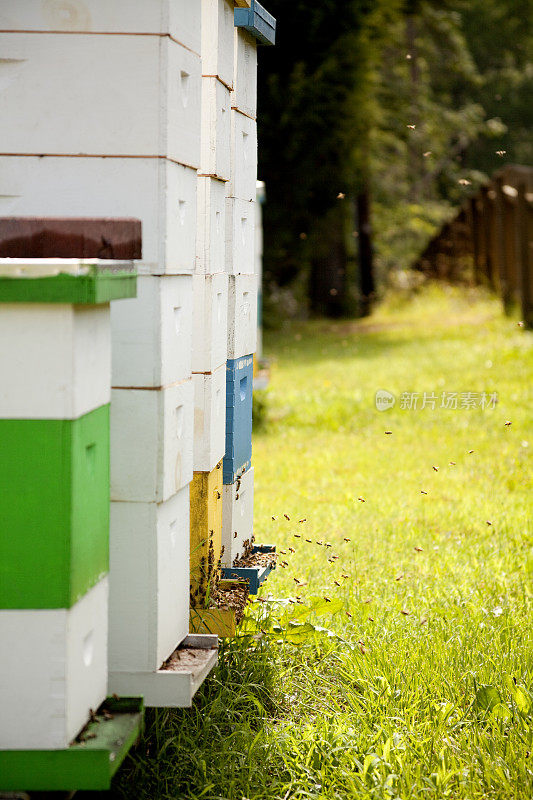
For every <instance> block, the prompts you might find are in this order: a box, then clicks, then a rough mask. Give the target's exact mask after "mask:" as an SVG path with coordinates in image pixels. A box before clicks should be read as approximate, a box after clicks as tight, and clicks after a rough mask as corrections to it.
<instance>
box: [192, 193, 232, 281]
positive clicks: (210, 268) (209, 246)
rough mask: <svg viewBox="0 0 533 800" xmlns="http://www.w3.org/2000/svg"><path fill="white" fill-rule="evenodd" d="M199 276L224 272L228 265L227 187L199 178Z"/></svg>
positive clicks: (197, 258) (197, 269) (197, 245)
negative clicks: (226, 249)
mask: <svg viewBox="0 0 533 800" xmlns="http://www.w3.org/2000/svg"><path fill="white" fill-rule="evenodd" d="M197 226H198V227H197V231H196V272H198V273H201V274H210V275H214V274H216V273H217V272H224V270H225V263H226V251H225V247H226V183H225V182H224V181H220V180H217V179H216V178H198V210H197Z"/></svg>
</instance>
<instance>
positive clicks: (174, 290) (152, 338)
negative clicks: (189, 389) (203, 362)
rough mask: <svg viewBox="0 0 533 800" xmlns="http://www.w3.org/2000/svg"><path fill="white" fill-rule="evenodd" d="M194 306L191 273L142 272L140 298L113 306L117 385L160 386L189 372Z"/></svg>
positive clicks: (113, 360)
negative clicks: (164, 273) (146, 273)
mask: <svg viewBox="0 0 533 800" xmlns="http://www.w3.org/2000/svg"><path fill="white" fill-rule="evenodd" d="M128 302H129V305H128ZM192 312H193V276H192V275H166V276H161V277H159V276H154V275H145V276H140V277H138V278H137V297H136V299H131V300H129V301H124V300H117V301H115V302H113V303H112V306H111V331H112V342H113V352H112V365H113V369H112V381H113V386H114V387H136V388H142V387H151V388H158V387H162V386H168V385H169V384H171V383H177V382H178V381H182V380H185V379H186V378H188V377H189V376H190V373H191V349H192V318H193V313H192Z"/></svg>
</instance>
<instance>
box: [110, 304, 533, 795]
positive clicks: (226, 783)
mask: <svg viewBox="0 0 533 800" xmlns="http://www.w3.org/2000/svg"><path fill="white" fill-rule="evenodd" d="M265 350H266V355H267V356H270V357H271V358H272V376H271V383H270V387H269V390H268V397H267V402H268V418H267V424H266V427H265V428H264V429H263V430H262V431H261V432H260V433H258V434H256V436H255V440H254V463H255V471H256V490H255V492H256V494H255V498H256V499H255V533H256V539H257V540H258V541H261V542H268V543H270V542H273V543H275V544H276V545H277V547H278V550H284V551H286V552H285V554H282V555H281V556H280V558H281V559H282V560H284V561H286V562H287V564H288V566H286V567H284V568H282V567H279V568H278V569H277V570H276V572H275V573H274V574H273V576H271V578H270V580H269V582H268V584H266V586H265V590H264V592H263V599H267V600H268V599H270V600H276V599H285V600H287V599H289V598H290V599H291V600H292V601H293V602H292V603H291V604H289V605H285V606H281V605H277V604H276V603H273V602H266V603H257V604H256V605H254V608H255V609H256V611H255V613H256V614H259V615H261V616H262V619H263V621H262V622H260V623H259V628H261V627H263V630H264V631H265V633H264V634H262V633H261V632H260V630H259V629H258V632H257V636H258V637H260V638H259V640H257V639H255V640H253V645H252V642H251V640H249V639H245V638H243V639H241V640H239V639H237V640H236V641H235V642H234V643H231V644H230V645H229V646H228V647H227V648H225V650H224V654H223V657H222V659H221V661H222V664H221V667H220V668H219V670H218V672H217V674H216V675H215V676H214V677H213V678H211V679H210V680H209V681H207V683H206V685H205V687H204V689H203V690H202V692H201V693H200V697H199V699H198V700H197V703H196V707H195V708H194V709H193V710H191V711H184V712H173V713H170V714H169V713H168V712H158V713H155V714H152V715H151V716H150V718H149V735H148V736H147V737H146V739H145V741H144V742H143V743H142V744H141V746H140V748H139V749H138V751H137V755H136V757H135V760H131V761H130V762H129V765H128V766H127V768H126V770H124V772H123V773H122V779H121V782H120V783H119V784H117V787H116V793H117V794H118V795H119V796H121V797H136V798H153V800H156V798H178V797H184V798H185V797H187V798H189V797H190V798H193V797H194V798H196V797H205V798H212V799H214V798H227V799H228V800H234V799H235V800H241V798H243V797H245V798H250V799H252V798H257V799H259V798H280V800H281V798H284V799H286V800H288V798H324V799H326V798H328V800H329V798H331V799H333V798H349V797H361V798H390V799H391V800H393V799H394V798H402V800H404V798H405V799H406V798H419V797H429V798H441V797H450V798H456V799H457V800H477V799H478V798H479V799H481V798H491V800H492V798H494V799H496V798H502V799H503V798H506V799H507V798H520V800H522V799H523V800H530V798H531V797H532V795H533V768H532V766H531V765H532V764H533V755H530V753H531V751H532V750H533V746H532V745H533V731H532V725H533V718H532V708H531V705H530V704H529V699H528V698H529V695H528V694H527V692H531V689H532V685H533V661H532V647H531V623H532V616H533V615H532V613H531V608H532V591H533V587H532V580H531V578H532V574H533V540H532V528H531V496H532V491H531V490H532V487H531V450H532V448H533V430H532V425H531V423H532V407H533V358H532V353H533V336H532V334H530V333H527V332H525V331H524V330H523V329H522V328H520V327H519V326H518V325H517V324H516V320H510V319H507V318H504V317H502V316H501V314H500V310H499V306H498V303H497V301H495V300H493V299H491V298H489V297H486V296H484V295H479V294H469V293H466V292H465V291H463V290H447V291H444V290H441V289H434V288H433V289H428V290H425V291H423V292H422V293H420V294H419V295H417V296H416V297H415V299H414V300H409V301H403V300H402V299H401V298H398V297H394V298H391V299H390V300H389V301H388V302H387V303H385V304H384V305H383V306H382V307H381V308H380V309H379V310H378V311H377V313H376V314H375V315H374V316H373V317H372V318H370V319H368V320H365V321H361V322H338V323H331V322H309V323H298V324H293V325H291V326H288V327H287V328H286V329H285V330H283V331H281V332H279V333H277V334H275V335H272V334H271V335H270V336H269V337H268V338H267V340H266V346H265ZM378 389H386V390H388V391H390V392H393V393H395V394H396V395H397V397H399V396H400V394H401V393H402V392H418V393H420V397H421V398H422V395H423V393H424V392H427V393H430V392H434V393H435V394H436V395H437V396H439V400H438V402H437V403H436V408H435V409H434V410H432V409H430V408H425V409H420V408H419V409H418V410H407V409H402V408H400V407H399V403H398V402H397V403H396V406H395V407H394V408H393V409H391V410H389V411H386V412H379V411H377V410H376V407H375V403H374V396H375V392H376V391H377V390H378ZM469 391H470V392H477V393H481V392H487V394H490V393H492V392H497V394H498V403H497V405H496V407H495V408H489V409H485V410H481V409H479V408H476V409H471V410H467V409H460V408H459V409H457V410H451V409H441V408H439V403H440V395H441V393H442V392H458V393H463V392H469ZM506 422H511V424H510V425H506V424H505V423H506ZM385 431H391V433H385ZM470 451H473V452H470ZM450 462H454V463H453V464H451V463H450ZM435 467H436V468H437V469H434V468H435ZM423 492H424V493H423ZM358 498H363V500H364V502H363V500H361V499H358ZM285 515H287V517H289V518H290V519H289V520H288V519H286V517H285ZM272 517H275V519H272ZM302 519H305V520H306V521H305V522H299V520H302ZM489 523H490V524H489ZM306 539H310V540H311V542H307V541H306ZM345 539H349V541H345ZM317 541H318V542H324V543H329V544H331V545H332V546H331V547H330V548H327V547H325V545H324V544H317V543H316V542H317ZM289 548H292V549H294V550H295V552H294V553H291V552H290V550H289ZM333 556H338V557H339V558H338V559H333V560H332V557H333ZM328 559H329V560H328ZM343 575H347V576H348V577H342V576H343ZM295 579H296V580H295ZM304 584H305V585H304ZM298 596H299V597H300V598H301V601H302V602H303V603H305V601H306V598H308V597H314V598H324V597H327V598H328V599H329V600H331V601H332V603H331V605H332V606H333V605H334V602H333V601H336V600H337V599H339V598H340V599H341V600H342V608H341V610H339V611H337V612H336V613H335V614H328V613H325V614H322V615H321V616H320V617H317V616H311V617H309V621H311V622H314V623H318V624H319V625H322V626H324V627H326V628H328V629H330V630H331V631H333V632H334V633H335V634H337V635H338V638H334V637H333V638H332V637H328V636H327V635H326V634H313V635H312V637H311V638H310V639H309V640H308V641H305V642H304V643H303V644H301V645H298V646H296V645H292V644H288V643H287V641H285V642H283V643H278V640H279V639H285V640H286V639H287V638H288V637H287V633H286V631H285V632H284V631H283V630H282V631H281V633H276V632H275V630H273V628H272V614H274V615H277V616H278V617H282V618H283V621H284V623H285V627H286V623H287V615H288V616H289V617H290V616H291V615H296V614H298V613H299V610H300V609H301V608H302V606H301V605H299V604H297V603H296V602H295V601H296V600H297V597H298ZM338 605H340V604H338ZM282 627H283V624H282ZM484 685H485V686H490V687H493V688H494V689H495V690H496V694H492V695H490V692H489V693H488V694H487V693H483V691H481V692H480V687H482V686H484ZM517 687H518V688H517ZM520 687H522V688H523V689H524V690H525V692H524V693H523V695H522V694H520V691H519V689H520ZM476 698H477V699H476ZM487 698H488V700H487ZM150 726H151V727H150Z"/></svg>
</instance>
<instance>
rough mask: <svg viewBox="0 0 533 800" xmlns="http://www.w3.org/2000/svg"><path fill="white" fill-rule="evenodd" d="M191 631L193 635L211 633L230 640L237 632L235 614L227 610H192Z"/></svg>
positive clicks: (190, 617) (190, 618)
mask: <svg viewBox="0 0 533 800" xmlns="http://www.w3.org/2000/svg"><path fill="white" fill-rule="evenodd" d="M189 630H190V632H191V633H210V634H216V635H217V636H220V637H222V638H226V639H230V638H232V637H233V636H235V634H236V632H237V621H236V619H235V612H234V611H232V610H231V609H225V608H191V611H190V616H189Z"/></svg>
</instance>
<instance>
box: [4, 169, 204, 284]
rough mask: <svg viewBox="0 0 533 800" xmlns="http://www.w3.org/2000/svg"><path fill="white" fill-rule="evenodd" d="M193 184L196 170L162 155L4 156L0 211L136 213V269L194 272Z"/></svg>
mask: <svg viewBox="0 0 533 800" xmlns="http://www.w3.org/2000/svg"><path fill="white" fill-rule="evenodd" d="M196 182H197V173H196V170H193V169H190V168H188V167H183V166H181V165H179V164H175V163H173V162H171V161H168V160H165V159H153V158H131V159H130V158H54V157H49V156H44V157H43V158H32V157H16V156H0V214H2V215H4V216H45V217H46V216H49V217H68V216H77V217H136V218H137V219H140V220H141V223H142V250H143V258H142V260H141V261H138V262H136V266H137V270H138V271H139V273H141V274H146V273H153V274H156V275H157V274H182V273H192V272H193V271H194V263H195V255H196Z"/></svg>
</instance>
